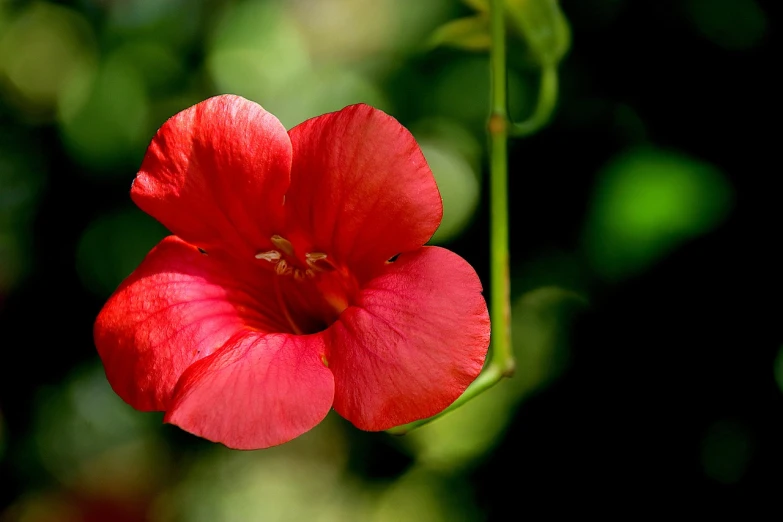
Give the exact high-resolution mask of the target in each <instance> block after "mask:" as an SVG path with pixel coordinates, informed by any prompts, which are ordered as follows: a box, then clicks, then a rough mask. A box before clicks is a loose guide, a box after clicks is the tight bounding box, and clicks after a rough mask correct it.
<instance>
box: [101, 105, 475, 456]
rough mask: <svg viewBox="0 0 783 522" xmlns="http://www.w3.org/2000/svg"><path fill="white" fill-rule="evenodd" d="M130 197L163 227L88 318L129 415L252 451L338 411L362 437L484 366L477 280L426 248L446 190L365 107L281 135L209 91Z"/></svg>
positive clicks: (455, 261) (266, 120)
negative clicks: (150, 415)
mask: <svg viewBox="0 0 783 522" xmlns="http://www.w3.org/2000/svg"><path fill="white" fill-rule="evenodd" d="M131 197H132V199H133V201H134V202H136V204H137V205H138V206H139V207H140V208H141V209H142V210H144V211H145V212H147V213H149V214H150V215H152V216H153V217H155V218H156V219H158V220H159V221H160V222H161V223H162V224H163V225H165V226H166V227H167V228H168V229H169V230H170V231H171V232H172V234H173V235H171V236H169V237H167V238H165V239H164V240H163V241H161V242H160V243H159V244H158V245H157V246H156V247H155V248H154V249H153V250H152V251H151V252H150V253H149V254H148V255H147V257H146V258H145V259H144V261H143V262H142V263H141V265H140V266H139V267H138V268H137V269H136V270H135V271H134V272H133V273H132V274H131V275H130V276H129V277H128V278H127V279H126V280H125V281H124V282H123V283H122V284H121V285H120V287H119V288H118V289H117V290H116V291H115V292H114V294H113V295H112V296H111V297H110V298H109V300H108V302H107V303H106V305H105V306H104V308H103V309H102V310H101V312H100V314H99V315H98V318H97V320H96V323H95V329H94V334H95V343H96V346H97V349H98V352H99V354H100V356H101V359H102V360H103V363H104V367H105V370H106V376H107V378H108V380H109V382H110V383H111V385H112V387H113V388H114V390H115V391H116V392H117V394H119V396H120V397H122V398H123V399H124V400H125V401H126V402H128V403H129V404H130V405H131V406H133V407H134V408H137V409H139V410H144V411H150V410H154V411H165V417H164V421H165V422H170V423H172V424H175V425H177V426H179V427H181V428H183V429H185V430H187V431H189V432H191V433H194V434H196V435H199V436H202V437H205V438H207V439H209V440H212V441H217V442H221V443H223V444H225V445H226V446H229V447H232V448H241V449H254V448H264V447H269V446H274V445H277V444H281V443H283V442H286V441H288V440H290V439H292V438H294V437H296V436H298V435H300V434H302V433H304V432H306V431H308V430H309V429H311V428H312V427H314V426H315V425H316V424H318V423H319V422H320V421H321V420H322V419H323V418H324V417H325V416H326V414H327V413H328V412H329V410H330V409H331V408H332V407H333V408H334V409H335V410H336V411H337V412H338V413H339V414H340V415H342V416H343V417H345V418H346V419H348V420H349V421H351V422H352V423H353V424H354V425H355V426H357V427H359V428H361V429H364V430H384V429H388V428H391V427H393V426H396V425H399V424H403V423H407V422H410V421H413V420H416V419H421V418H425V417H429V416H431V415H434V414H436V413H438V412H440V411H441V410H443V409H444V408H445V407H446V406H448V405H449V404H450V403H451V402H453V401H454V400H455V399H456V398H457V397H458V396H459V395H460V394H461V393H462V392H463V391H464V390H465V388H466V387H467V386H468V385H469V384H470V383H471V382H472V381H473V380H474V379H475V378H476V376H477V375H478V374H479V372H480V371H481V367H482V365H483V362H484V357H485V356H486V352H487V348H488V345H489V332H490V325H489V317H488V314H487V307H486V303H485V301H484V298H483V297H482V295H481V284H480V282H479V278H478V277H477V275H476V273H475V271H474V270H473V268H472V267H471V266H470V265H469V264H468V263H467V262H465V261H464V260H463V259H462V258H460V257H459V256H457V255H456V254H454V253H452V252H450V251H448V250H445V249H442V248H438V247H429V246H423V245H424V243H425V242H426V241H427V240H428V239H429V238H430V237H431V236H432V234H433V233H434V232H435V229H436V228H437V227H438V225H439V223H440V220H441V216H442V206H441V199H440V194H439V193H438V189H437V186H436V185H435V180H434V178H433V176H432V172H431V171H430V169H429V167H428V166H427V163H426V161H425V159H424V157H423V155H422V153H421V151H420V149H419V147H418V145H417V144H416V142H415V140H414V138H413V136H411V134H410V133H409V132H408V131H407V130H406V129H405V128H403V127H402V126H401V125H400V124H399V123H398V122H397V121H396V120H395V119H394V118H392V117H390V116H388V115H387V114H385V113H383V112H381V111H379V110H377V109H373V108H372V107H369V106H367V105H353V106H349V107H346V108H345V109H343V110H341V111H338V112H334V113H331V114H325V115H323V116H319V117H316V118H313V119H310V120H308V121H305V122H304V123H302V124H300V125H298V126H296V127H294V128H293V129H291V130H290V131H289V132H286V130H285V129H284V128H283V126H282V125H281V123H280V122H279V121H278V120H277V119H276V118H275V117H274V116H272V115H271V114H269V113H268V112H266V111H265V110H264V109H262V108H261V107H260V106H259V105H257V104H255V103H253V102H250V101H248V100H245V99H243V98H240V97H238V96H230V95H224V96H217V97H214V98H210V99H208V100H206V101H204V102H201V103H199V104H197V105H195V106H193V107H191V108H189V109H187V110H185V111H183V112H181V113H179V114H177V115H175V116H174V117H173V118H171V119H170V120H168V121H167V122H166V123H165V124H164V125H163V126H162V127H161V128H160V130H159V131H158V133H157V134H156V135H155V137H154V139H153V140H152V143H151V144H150V146H149V149H148V150H147V154H146V156H145V158H144V161H143V163H142V166H141V169H140V171H139V173H138V175H137V176H136V179H135V180H134V182H133V186H132V188H131Z"/></svg>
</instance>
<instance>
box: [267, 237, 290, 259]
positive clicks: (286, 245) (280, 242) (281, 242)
mask: <svg viewBox="0 0 783 522" xmlns="http://www.w3.org/2000/svg"><path fill="white" fill-rule="evenodd" d="M270 241H272V244H273V245H275V246H276V247H277V248H278V250H282V251H283V252H284V253H285V254H287V255H289V256H293V255H294V245H292V244H291V242H290V241H289V240H287V239H286V238H284V237H282V236H278V235H277V234H275V235H274V236H272V237H271V238H270Z"/></svg>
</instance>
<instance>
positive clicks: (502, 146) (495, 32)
mask: <svg viewBox="0 0 783 522" xmlns="http://www.w3.org/2000/svg"><path fill="white" fill-rule="evenodd" d="M489 8H490V16H491V20H490V23H491V37H492V47H491V48H490V54H489V61H490V75H491V76H490V77H491V81H492V91H491V94H490V96H491V100H490V108H491V112H490V116H489V122H488V125H487V130H488V133H489V147H490V163H489V177H490V187H489V201H490V209H491V211H490V236H489V248H490V280H489V287H490V294H491V296H490V303H489V310H490V316H491V318H492V345H491V347H490V349H491V352H490V355H489V360H488V363H487V365H486V366H485V367H484V369H483V370H482V372H481V374H480V375H479V376H478V377H477V378H476V380H475V381H473V383H472V384H471V385H470V386H468V388H467V389H466V390H465V392H464V393H463V394H462V395H461V396H460V397H459V398H457V400H456V401H454V402H453V403H452V404H451V405H450V406H449V407H448V408H446V409H445V410H443V411H442V412H440V413H439V414H437V415H435V416H433V417H429V418H427V419H421V420H417V421H414V422H411V423H408V424H403V425H402V426H397V427H394V428H392V429H390V430H387V431H388V433H391V434H393V435H404V434H405V433H408V432H409V431H411V430H412V429H414V428H418V427H419V426H423V425H424V424H427V423H429V422H431V421H433V420H435V419H437V418H438V417H441V416H442V415H445V414H447V413H449V412H450V411H453V410H455V409H457V408H459V407H460V406H462V405H463V404H465V403H466V402H468V401H470V400H471V399H473V398H474V397H476V396H477V395H480V394H481V393H483V392H485V391H486V390H488V389H489V388H491V387H493V386H494V385H495V384H497V383H498V382H500V380H501V379H502V378H503V377H510V376H511V375H512V374H513V373H514V355H513V352H512V349H511V301H510V292H509V287H510V281H509V264H508V258H509V249H508V125H509V122H508V110H507V106H506V25H505V17H504V12H503V0H490V2H489Z"/></svg>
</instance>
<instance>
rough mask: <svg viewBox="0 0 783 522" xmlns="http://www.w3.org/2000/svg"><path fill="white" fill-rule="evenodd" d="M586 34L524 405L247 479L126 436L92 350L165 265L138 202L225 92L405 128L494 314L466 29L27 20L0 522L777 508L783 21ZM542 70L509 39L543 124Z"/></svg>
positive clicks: (244, 18)
mask: <svg viewBox="0 0 783 522" xmlns="http://www.w3.org/2000/svg"><path fill="white" fill-rule="evenodd" d="M561 6H562V8H563V10H564V12H565V14H566V16H567V17H568V19H569V22H570V25H571V30H572V36H573V44H572V48H571V50H570V51H569V53H568V55H567V56H566V58H565V60H564V61H563V63H562V65H561V67H560V72H561V87H562V93H561V97H560V100H559V104H558V110H557V113H556V116H555V118H554V121H553V122H552V124H551V125H550V126H549V127H548V128H547V129H545V130H544V131H543V132H541V133H539V134H537V135H535V136H533V137H531V138H528V139H525V140H515V141H512V142H511V146H510V177H511V182H510V196H509V197H510V202H511V214H512V222H511V248H512V288H511V291H512V299H513V313H514V315H513V324H514V333H513V335H514V349H515V352H516V356H517V358H518V373H517V375H516V376H515V377H514V378H513V379H511V380H508V381H504V382H503V383H501V384H500V385H498V386H497V387H496V388H493V389H492V390H491V391H490V392H488V393H486V394H485V395H483V396H481V397H479V398H478V399H476V400H475V401H474V402H473V403H470V404H468V405H467V406H465V407H464V408H462V409H460V410H459V411H457V412H455V413H453V414H450V415H448V416H447V417H445V418H443V419H441V420H439V421H437V422H434V423H432V424H431V425H429V426H427V427H425V428H422V429H420V430H418V431H415V432H413V433H411V434H410V435H407V436H404V437H393V436H390V435H387V434H383V433H381V434H373V433H364V432H360V431H358V430H356V429H354V428H352V427H351V426H350V425H349V424H348V423H347V422H345V421H344V420H342V419H341V418H339V416H337V415H334V414H330V416H329V417H328V418H327V420H326V421H325V422H324V423H322V424H321V425H319V426H318V427H317V428H315V429H314V430H312V431H311V432H310V433H308V434H306V435H304V436H303V437H301V438H299V439H297V440H295V441H293V442H291V443H289V444H286V445H283V446H281V447H278V448H273V449H270V450H265V451H258V452H232V451H229V450H226V449H225V448H223V447H222V446H218V445H213V444H209V443H207V442H205V441H202V440H200V439H196V438H195V437H191V436H190V435H188V434H186V433H184V432H181V431H179V430H178V429H177V428H175V427H172V426H168V425H162V424H161V419H162V416H161V415H160V414H150V413H139V412H135V411H134V410H132V409H131V408H130V407H129V406H127V405H125V404H124V403H123V402H122V401H121V400H120V399H119V398H117V397H116V396H115V395H114V394H113V392H112V391H111V389H110V388H109V386H108V384H107V382H106V380H105V377H104V375H103V370H102V367H101V365H100V362H99V360H98V358H97V355H96V353H95V349H94V346H93V344H92V322H93V320H94V318H95V316H96V314H97V312H98V310H99V309H100V307H101V306H102V304H103V302H104V301H105V300H106V298H107V297H108V295H109V294H110V293H111V292H112V291H113V289H114V288H115V287H116V286H117V285H118V284H119V282H120V281H121V280H122V279H123V278H124V277H125V276H127V275H128V274H129V273H130V272H131V271H132V270H133V269H134V268H135V267H136V266H137V264H138V263H139V262H140V260H141V259H142V258H143V256H144V255H145V254H146V253H147V251H148V250H149V249H150V248H151V247H152V246H153V245H154V244H155V243H156V242H157V241H158V240H160V239H161V238H162V237H163V236H164V235H165V234H166V231H165V230H164V229H163V228H162V227H161V226H160V225H159V224H158V223H156V222H155V221H154V220H153V219H151V218H150V217H148V216H146V215H145V214H143V213H142V212H141V211H140V210H138V209H137V208H135V207H134V206H133V204H132V203H131V201H130V199H129V197H128V190H129V187H130V183H131V181H132V179H133V177H134V175H135V173H136V170H137V169H138V167H139V165H140V164H141V159H142V157H143V154H144V151H145V148H146V146H147V144H148V143H149V140H150V139H151V137H152V136H153V134H154V132H155V130H156V129H157V128H158V127H159V126H160V125H161V124H162V123H163V122H164V121H165V120H166V119H167V118H168V117H170V116H172V115H173V114H175V113H176V112H178V111H180V110H182V109H184V108H186V107H188V106H190V105H192V104H194V103H196V102H198V101H201V100H202V99H204V98H206V97H208V96H211V95H214V94H218V93H235V94H240V95H243V96H245V97H247V98H250V99H252V100H254V101H257V102H259V103H260V104H261V105H263V106H264V107H265V108H266V109H267V110H269V111H270V112H272V113H273V114H275V115H276V116H277V117H278V118H279V119H280V120H281V121H282V122H283V124H284V125H285V126H286V127H288V128H290V127H292V126H293V125H296V124H297V123H299V122H301V121H303V120H304V119H307V118H309V117H312V116H316V115H318V114H322V113H324V112H328V111H332V110H338V109H340V108H342V107H343V106H345V105H348V104H351V103H356V102H366V103H369V104H372V105H374V106H376V107H379V108H381V109H383V110H385V111H387V112H389V113H390V114H392V115H394V116H395V117H397V118H398V119H399V120H400V121H401V122H402V123H403V124H404V125H405V126H407V127H408V128H409V129H411V131H412V132H413V133H414V135H415V136H416V137H417V139H418V140H419V142H420V144H421V146H422V149H423V150H424V153H425V156H426V157H427V160H428V161H429V163H430V165H431V167H432V169H433V171H434V173H435V176H436V178H437V180H438V184H439V186H440V189H441V193H442V196H443V199H444V207H445V212H444V221H443V224H442V226H441V228H440V229H439V231H438V233H437V234H436V236H435V237H434V238H433V242H435V243H437V244H443V245H446V246H448V247H449V248H451V249H452V250H455V251H456V252H458V253H459V254H460V255H462V256H463V257H465V258H466V259H468V261H470V262H471V263H472V264H473V265H474V266H475V267H476V268H477V270H478V272H479V274H480V276H481V277H482V280H484V281H485V286H486V283H487V282H488V273H487V265H488V254H487V246H488V245H487V237H488V235H487V230H488V222H487V215H488V204H487V197H486V186H487V180H486V174H487V169H486V163H487V150H486V144H485V142H486V140H485V136H484V127H485V122H486V118H487V112H488V69H487V63H488V62H487V56H486V55H485V54H484V53H482V52H470V51H466V50H460V49H454V48H449V47H445V46H444V47H438V48H435V49H432V48H431V46H430V45H429V44H430V43H431V35H432V34H433V32H434V31H435V30H436V29H437V28H438V27H440V26H442V25H443V24H445V23H447V22H449V21H450V20H454V19H456V18H459V17H462V16H468V15H470V14H471V10H470V8H469V7H468V6H467V5H465V4H463V3H461V2H459V1H457V0H427V1H421V0H372V1H369V0H287V1H282V0H277V1H276V0H244V1H236V2H234V1H223V0H205V1H201V2H199V1H192V0H188V1H186V0H165V1H164V0H72V1H63V2H46V1H33V2H31V1H11V0H0V355H2V358H1V359H0V485H1V486H2V487H0V520H2V521H3V522H8V521H19V522H44V521H45V522H49V521H58V522H59V521H63V522H77V521H89V522H103V521H120V522H124V521H129V522H130V521H151V522H168V521H172V522H173V521H182V522H189V521H194V522H197V521H210V522H211V521H229V522H230V521H256V520H258V521H281V522H282V521H370V522H386V521H397V520H403V521H412V522H418V521H422V522H425V521H426V522H429V521H465V522H469V521H486V520H516V519H523V518H525V517H528V516H531V515H532V516H535V515H536V514H542V513H543V514H546V515H547V516H552V515H556V514H558V513H564V512H566V511H569V510H571V509H577V508H578V509H580V510H581V511H582V512H586V511H590V510H592V509H596V510H600V511H601V512H612V511H616V512H624V511H622V509H621V507H622V506H624V505H626V504H628V505H633V506H636V507H637V508H638V509H640V510H642V511H644V512H648V511H649V510H650V509H669V508H671V507H672V506H673V505H674V504H675V503H677V504H678V505H679V503H682V502H684V503H689V504H692V505H695V506H699V509H700V510H701V511H702V512H705V511H709V510H715V511H716V512H719V511H720V510H722V509H723V508H724V507H725V506H726V505H727V504H731V503H746V502H748V501H753V502H754V503H758V502H760V501H767V500H769V501H771V500H773V499H774V496H767V493H765V492H766V491H773V489H768V487H769V486H781V485H783V480H781V466H783V442H782V440H783V437H782V436H783V395H781V387H782V386H783V355H781V353H780V350H781V347H782V346H783V336H782V335H781V328H780V325H781V307H780V304H779V300H780V299H779V296H780V295H781V294H780V290H781V289H783V288H781V285H780V261H781V258H780V257H779V254H777V253H776V247H779V246H780V245H779V243H780V241H781V228H780V216H779V214H780V211H779V208H780V207H779V203H778V200H779V195H778V194H779V193H777V192H775V191H774V186H775V185H774V179H775V177H779V174H777V175H776V174H774V172H777V171H778V170H779V167H778V166H777V165H778V154H777V152H776V151H777V147H778V146H779V144H778V142H779V131H778V130H777V129H776V128H775V127H774V126H773V127H772V129H773V130H770V128H769V126H770V125H774V123H773V121H774V120H773V119H772V116H771V113H772V110H773V107H775V106H776V105H777V102H776V100H778V99H779V97H780V92H779V90H778V89H776V90H774V91H773V88H774V85H775V84H774V83H773V82H772V73H773V71H774V70H775V69H777V68H778V64H779V55H777V54H773V51H772V49H773V42H774V40H775V39H776V38H777V33H776V29H777V23H779V20H780V18H779V17H778V16H777V14H776V13H774V12H773V10H774V9H778V8H779V6H778V4H777V3H775V2H771V1H770V2H762V1H761V0H660V1H651V0H650V1H647V0H563V1H562V2H561ZM528 57H529V53H527V52H526V49H525V47H524V44H523V43H522V42H521V41H519V40H518V39H517V38H514V37H513V35H512V41H511V43H510V49H509V90H510V103H511V107H510V109H511V113H512V114H513V115H514V117H515V118H517V119H521V118H523V117H524V116H525V115H527V114H528V112H529V111H530V110H531V107H532V103H533V101H534V99H535V94H536V83H537V73H536V71H535V69H534V68H533V67H531V63H530V61H529V58H528ZM768 120H771V121H768ZM773 139H774V141H773ZM774 209H777V210H774ZM444 342H448V340H445V339H444ZM778 491H779V488H778ZM770 495H772V494H770ZM754 505H755V504H754ZM640 506H641V507H640ZM585 510H586V511H585Z"/></svg>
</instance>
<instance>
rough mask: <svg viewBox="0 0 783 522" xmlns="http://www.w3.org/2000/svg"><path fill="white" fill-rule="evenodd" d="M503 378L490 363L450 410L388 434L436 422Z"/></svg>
mask: <svg viewBox="0 0 783 522" xmlns="http://www.w3.org/2000/svg"><path fill="white" fill-rule="evenodd" d="M502 378H503V372H502V371H501V370H500V368H499V367H498V366H495V365H494V364H492V363H490V364H489V365H487V366H486V367H485V368H484V370H483V371H482V372H481V374H480V375H479V376H478V377H477V378H476V380H475V381H473V382H472V383H471V385H470V386H468V389H467V390H465V392H464V393H463V394H462V395H460V396H459V398H458V399H457V400H456V401H454V402H452V403H451V405H450V406H449V407H448V408H446V409H445V410H443V411H442V412H440V413H438V414H437V415H434V416H432V417H428V418H426V419H420V420H417V421H413V422H409V423H408V424H403V425H401V426H395V427H394V428H391V429H390V430H387V433H391V434H392V435H405V434H406V433H408V432H409V431H411V430H413V429H416V428H418V427H419V426H424V425H425V424H428V423H430V422H432V421H434V420H435V419H437V418H439V417H442V416H443V415H446V414H447V413H449V412H451V411H454V410H456V409H457V408H459V407H460V406H462V405H463V404H465V403H466V402H468V401H469V400H471V399H473V398H474V397H476V396H477V395H481V394H482V393H484V392H485V391H487V390H488V389H490V388H492V387H493V386H494V385H495V384H497V383H498V382H499V381H500V379H502Z"/></svg>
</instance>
